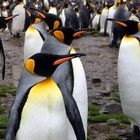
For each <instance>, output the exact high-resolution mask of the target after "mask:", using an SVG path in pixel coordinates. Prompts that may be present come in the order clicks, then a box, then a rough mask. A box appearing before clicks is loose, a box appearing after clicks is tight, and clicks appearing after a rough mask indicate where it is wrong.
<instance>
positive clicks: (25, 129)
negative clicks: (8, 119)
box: [16, 79, 68, 140]
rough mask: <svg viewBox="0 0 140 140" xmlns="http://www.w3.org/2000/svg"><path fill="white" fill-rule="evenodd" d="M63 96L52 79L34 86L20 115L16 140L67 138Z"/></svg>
mask: <svg viewBox="0 0 140 140" xmlns="http://www.w3.org/2000/svg"><path fill="white" fill-rule="evenodd" d="M66 123H67V117H66V112H65V107H64V102H63V97H62V94H61V92H60V90H59V89H58V87H57V85H56V84H55V83H54V81H53V80H51V79H47V80H45V81H43V82H41V83H39V84H37V85H36V86H34V87H33V88H32V89H31V91H30V93H29V95H28V98H27V101H26V103H25V105H24V108H23V110H22V115H21V121H20V127H19V130H18V132H17V135H16V140H25V139H27V140H39V139H40V140H49V139H51V140H67V135H68V134H67V125H66Z"/></svg>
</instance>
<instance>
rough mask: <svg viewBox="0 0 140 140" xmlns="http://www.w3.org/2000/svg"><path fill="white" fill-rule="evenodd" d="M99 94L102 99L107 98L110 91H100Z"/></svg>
mask: <svg viewBox="0 0 140 140" xmlns="http://www.w3.org/2000/svg"><path fill="white" fill-rule="evenodd" d="M99 93H100V95H101V96H102V97H109V96H110V94H111V92H110V91H100V92H99Z"/></svg>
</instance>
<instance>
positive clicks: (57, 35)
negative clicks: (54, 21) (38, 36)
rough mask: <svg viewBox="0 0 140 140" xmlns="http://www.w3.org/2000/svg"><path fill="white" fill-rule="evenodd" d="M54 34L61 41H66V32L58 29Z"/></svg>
mask: <svg viewBox="0 0 140 140" xmlns="http://www.w3.org/2000/svg"><path fill="white" fill-rule="evenodd" d="M53 34H54V36H55V37H56V38H57V39H58V40H59V41H61V42H64V34H63V32H62V31H60V30H57V31H54V33H53Z"/></svg>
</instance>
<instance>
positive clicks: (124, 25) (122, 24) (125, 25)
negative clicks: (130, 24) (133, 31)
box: [113, 20, 127, 27]
mask: <svg viewBox="0 0 140 140" xmlns="http://www.w3.org/2000/svg"><path fill="white" fill-rule="evenodd" d="M113 21H114V22H116V23H117V24H119V25H121V26H123V27H127V24H125V23H123V22H121V21H116V20H113Z"/></svg>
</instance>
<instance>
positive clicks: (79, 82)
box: [68, 50, 88, 140]
mask: <svg viewBox="0 0 140 140" xmlns="http://www.w3.org/2000/svg"><path fill="white" fill-rule="evenodd" d="M71 53H75V51H74V50H72V51H71ZM71 62H72V67H73V76H74V88H73V97H74V99H75V101H76V103H77V106H78V108H79V111H80V114H81V117H82V121H83V125H84V130H85V134H86V136H87V113H88V107H87V104H88V97H87V83H86V77H85V72H84V68H83V65H82V63H81V60H80V59H79V58H74V59H73V60H71ZM68 140H77V139H76V137H75V134H74V131H73V128H72V126H71V124H70V123H69V139H68Z"/></svg>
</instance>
